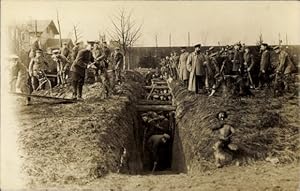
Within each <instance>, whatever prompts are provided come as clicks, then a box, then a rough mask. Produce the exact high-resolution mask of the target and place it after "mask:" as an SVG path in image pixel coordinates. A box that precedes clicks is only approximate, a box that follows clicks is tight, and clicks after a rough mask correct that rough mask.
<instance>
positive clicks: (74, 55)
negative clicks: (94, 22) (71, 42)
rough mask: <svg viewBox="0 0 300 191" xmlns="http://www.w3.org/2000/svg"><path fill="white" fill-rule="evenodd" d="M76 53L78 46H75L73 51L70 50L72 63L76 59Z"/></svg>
mask: <svg viewBox="0 0 300 191" xmlns="http://www.w3.org/2000/svg"><path fill="white" fill-rule="evenodd" d="M78 52H79V45H78V44H76V45H75V46H74V47H73V49H72V61H75V60H76V57H77V55H78Z"/></svg>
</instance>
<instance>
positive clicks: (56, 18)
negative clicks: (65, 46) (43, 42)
mask: <svg viewBox="0 0 300 191" xmlns="http://www.w3.org/2000/svg"><path fill="white" fill-rule="evenodd" d="M56 19H57V24H58V31H59V44H60V47H62V42H61V30H60V23H59V17H58V10H56Z"/></svg>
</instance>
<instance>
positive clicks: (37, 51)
mask: <svg viewBox="0 0 300 191" xmlns="http://www.w3.org/2000/svg"><path fill="white" fill-rule="evenodd" d="M35 52H36V53H42V52H43V50H42V49H37V50H36V51H35Z"/></svg>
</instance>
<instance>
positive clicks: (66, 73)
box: [8, 41, 124, 102]
mask: <svg viewBox="0 0 300 191" xmlns="http://www.w3.org/2000/svg"><path fill="white" fill-rule="evenodd" d="M28 57H29V60H30V62H29V64H28V63H24V62H25V61H24V60H21V59H20V58H19V57H18V56H17V55H11V56H10V57H9V58H8V59H9V62H10V64H9V66H10V71H11V75H10V76H11V81H10V86H11V89H10V90H11V91H12V92H22V93H29V94H31V93H32V92H33V91H38V90H39V89H42V88H44V87H43V86H44V85H45V84H41V81H42V79H45V78H47V77H51V76H52V77H53V76H54V77H56V84H57V85H58V86H64V85H65V84H66V83H67V82H71V84H72V87H73V96H72V98H73V99H82V88H83V84H84V82H85V79H86V73H87V70H92V71H93V73H94V78H95V80H94V81H101V82H102V83H103V84H104V86H105V88H106V92H107V94H108V92H109V91H110V83H109V80H108V75H107V70H108V68H109V67H110V68H111V69H112V71H113V74H114V75H113V77H114V81H115V82H117V83H119V84H120V83H121V71H122V70H123V66H124V64H123V59H124V58H123V55H122V53H121V51H120V48H119V47H116V48H115V51H113V53H111V50H110V48H108V46H107V44H106V42H102V43H101V44H100V43H99V42H98V41H88V42H87V44H86V45H85V46H83V45H82V43H79V42H77V43H75V46H74V47H73V49H70V48H69V47H68V44H67V43H63V46H62V48H56V49H52V50H47V52H43V50H42V49H41V48H40V45H39V43H38V41H35V42H34V43H33V44H32V48H31V50H30V52H29V54H28ZM50 61H51V63H54V65H55V66H54V67H55V69H54V74H53V71H52V70H51V66H50V65H51V64H50ZM52 68H53V66H52ZM51 73H52V74H51ZM20 74H21V75H20ZM18 78H22V79H18ZM25 78H26V79H27V80H24V79H25ZM20 81H22V82H24V81H27V82H26V85H25V86H26V89H25V90H24V89H21V88H20V87H22V86H24V85H23V84H22V85H21V84H20ZM29 101H30V98H28V102H29Z"/></svg>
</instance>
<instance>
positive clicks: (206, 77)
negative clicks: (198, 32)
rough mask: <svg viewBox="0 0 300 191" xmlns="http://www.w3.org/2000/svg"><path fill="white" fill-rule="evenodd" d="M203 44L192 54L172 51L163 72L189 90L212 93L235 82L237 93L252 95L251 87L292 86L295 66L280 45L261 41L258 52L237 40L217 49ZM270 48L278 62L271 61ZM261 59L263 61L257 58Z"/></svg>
mask: <svg viewBox="0 0 300 191" xmlns="http://www.w3.org/2000/svg"><path fill="white" fill-rule="evenodd" d="M201 48H202V47H201V44H197V45H195V46H194V51H193V52H191V53H189V52H188V51H187V50H186V47H181V50H180V51H181V54H180V56H177V54H176V52H172V53H171V56H170V57H168V56H167V57H166V58H163V59H162V60H161V63H160V65H161V73H162V74H165V75H169V76H171V77H172V78H177V79H179V80H181V81H182V83H183V84H184V86H185V87H187V88H188V90H189V91H192V92H195V93H197V94H198V93H200V94H201V93H203V94H208V95H209V96H213V95H214V94H215V93H216V91H217V89H218V88H219V87H220V85H221V84H225V85H226V84H227V81H229V80H230V81H231V82H233V83H234V86H235V87H236V88H235V91H236V93H237V94H238V95H241V96H243V95H252V93H251V91H250V90H251V89H264V88H265V87H270V86H271V84H273V85H274V87H275V88H274V89H275V91H276V92H283V91H284V90H287V89H289V83H288V82H289V81H291V74H292V73H293V72H295V71H296V67H295V65H294V64H293V62H292V61H291V59H290V57H289V55H288V53H287V52H286V51H285V50H283V49H282V47H281V46H275V47H273V48H271V47H270V46H269V45H268V44H266V43H261V45H260V51H259V55H257V54H255V53H256V52H254V51H253V49H252V48H250V47H248V46H245V44H241V43H240V42H239V43H236V44H234V45H233V46H226V47H223V48H220V49H219V50H215V49H216V48H214V47H210V48H208V49H207V50H205V51H202V50H201ZM271 51H274V52H275V53H276V54H275V55H278V59H277V60H278V61H277V62H272V61H271V56H272V55H273V54H271ZM257 57H258V58H260V61H258V60H257Z"/></svg>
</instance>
